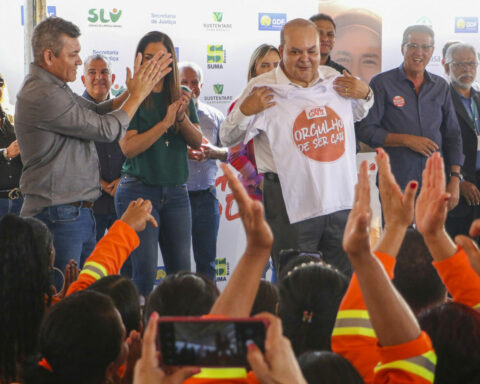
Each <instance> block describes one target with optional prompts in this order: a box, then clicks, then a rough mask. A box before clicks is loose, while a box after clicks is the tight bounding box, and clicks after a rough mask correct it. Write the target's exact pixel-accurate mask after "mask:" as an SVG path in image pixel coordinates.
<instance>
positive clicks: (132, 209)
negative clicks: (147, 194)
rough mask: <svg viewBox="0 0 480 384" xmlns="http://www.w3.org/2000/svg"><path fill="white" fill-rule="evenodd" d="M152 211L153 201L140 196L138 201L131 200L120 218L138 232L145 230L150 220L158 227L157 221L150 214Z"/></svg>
mask: <svg viewBox="0 0 480 384" xmlns="http://www.w3.org/2000/svg"><path fill="white" fill-rule="evenodd" d="M151 211H152V203H151V202H150V200H143V199H142V198H138V199H137V200H136V201H131V202H130V204H129V205H128V208H127V210H126V211H125V212H124V214H123V215H122V217H121V218H120V220H122V221H124V222H125V223H127V224H128V225H129V226H130V227H132V229H133V230H134V231H136V232H141V231H143V230H144V229H145V227H146V226H147V222H150V224H152V225H153V226H154V227H158V224H157V221H156V220H155V218H154V217H153V216H152V215H151V214H150V212H151Z"/></svg>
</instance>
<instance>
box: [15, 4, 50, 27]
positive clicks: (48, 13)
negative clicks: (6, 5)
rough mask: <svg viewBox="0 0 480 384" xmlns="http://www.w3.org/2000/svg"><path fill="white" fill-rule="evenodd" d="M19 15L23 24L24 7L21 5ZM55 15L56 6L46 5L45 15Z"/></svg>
mask: <svg viewBox="0 0 480 384" xmlns="http://www.w3.org/2000/svg"><path fill="white" fill-rule="evenodd" d="M20 15H21V19H22V25H25V8H24V7H23V5H22V6H21V7H20ZM50 16H57V7H56V6H55V5H48V6H47V17H50Z"/></svg>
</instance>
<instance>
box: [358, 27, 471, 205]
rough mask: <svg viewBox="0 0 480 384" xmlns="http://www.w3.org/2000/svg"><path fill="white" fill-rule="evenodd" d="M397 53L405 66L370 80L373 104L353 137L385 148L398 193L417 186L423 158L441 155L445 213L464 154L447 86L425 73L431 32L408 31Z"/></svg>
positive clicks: (453, 195)
mask: <svg viewBox="0 0 480 384" xmlns="http://www.w3.org/2000/svg"><path fill="white" fill-rule="evenodd" d="M401 50H402V54H403V58H404V61H403V63H402V64H401V65H400V66H399V67H398V68H395V69H392V70H390V71H386V72H382V73H380V74H378V75H376V76H375V77H373V78H372V80H371V82H370V87H371V89H372V90H373V93H374V95H375V103H374V105H373V107H372V108H371V109H370V111H369V113H368V115H367V117H366V118H365V119H364V120H362V121H361V122H360V123H359V126H358V128H357V134H358V136H359V139H360V140H361V141H363V142H365V143H367V144H369V145H370V146H372V147H385V150H386V151H387V152H388V154H389V155H390V161H391V165H392V171H393V173H394V175H395V177H396V179H397V181H398V183H399V185H400V187H401V188H402V189H404V188H405V187H406V186H407V184H408V182H409V181H410V180H417V181H418V182H419V183H420V182H421V177H422V171H423V169H424V167H425V163H426V161H427V158H428V157H429V156H431V155H432V154H433V153H434V152H436V151H440V152H442V155H443V156H444V158H445V161H446V163H447V164H448V166H447V173H448V176H449V179H448V180H449V181H448V184H447V192H449V193H450V194H451V197H450V199H449V202H448V208H449V209H453V208H454V207H455V206H456V205H457V204H458V200H459V195H460V192H459V185H460V179H461V177H462V176H461V173H460V169H461V166H462V165H463V159H464V155H463V151H462V138H461V135H460V127H459V125H458V120H457V116H456V114H455V109H454V107H453V104H452V99H451V95H450V94H451V91H450V87H449V86H448V84H447V82H446V81H445V80H443V79H442V78H441V77H439V76H436V75H434V74H432V73H429V72H428V71H426V70H425V67H426V66H427V64H428V62H429V61H430V58H431V57H432V54H433V50H434V33H433V31H432V29H431V28H429V27H427V26H425V25H413V26H410V27H408V28H407V29H406V30H405V32H404V33H403V41H402V45H401Z"/></svg>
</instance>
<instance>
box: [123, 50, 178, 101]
mask: <svg viewBox="0 0 480 384" xmlns="http://www.w3.org/2000/svg"><path fill="white" fill-rule="evenodd" d="M171 62H172V59H171V54H170V53H163V52H161V51H158V52H157V53H156V54H155V55H154V56H153V57H152V58H151V59H150V60H148V61H145V62H143V63H142V54H141V53H138V55H137V57H136V58H135V65H134V74H133V76H132V72H131V70H130V68H128V67H127V79H126V84H127V88H128V90H129V92H130V95H131V96H132V97H138V98H139V99H141V100H143V99H145V97H147V96H148V95H149V94H150V92H151V91H152V89H153V87H154V86H155V85H156V84H157V83H158V82H159V81H160V80H161V79H162V78H163V77H164V76H166V75H167V74H168V73H169V72H170V71H171V70H172V68H171V67H170V64H171Z"/></svg>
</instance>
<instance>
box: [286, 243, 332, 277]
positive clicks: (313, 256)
mask: <svg viewBox="0 0 480 384" xmlns="http://www.w3.org/2000/svg"><path fill="white" fill-rule="evenodd" d="M310 262H314V263H318V262H324V260H323V258H322V253H321V252H302V251H299V250H297V249H282V250H281V251H280V255H279V257H278V271H279V272H278V281H280V280H282V279H283V278H284V277H285V276H287V275H288V272H290V271H291V270H293V269H294V268H295V267H296V266H298V265H301V264H305V263H310Z"/></svg>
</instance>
